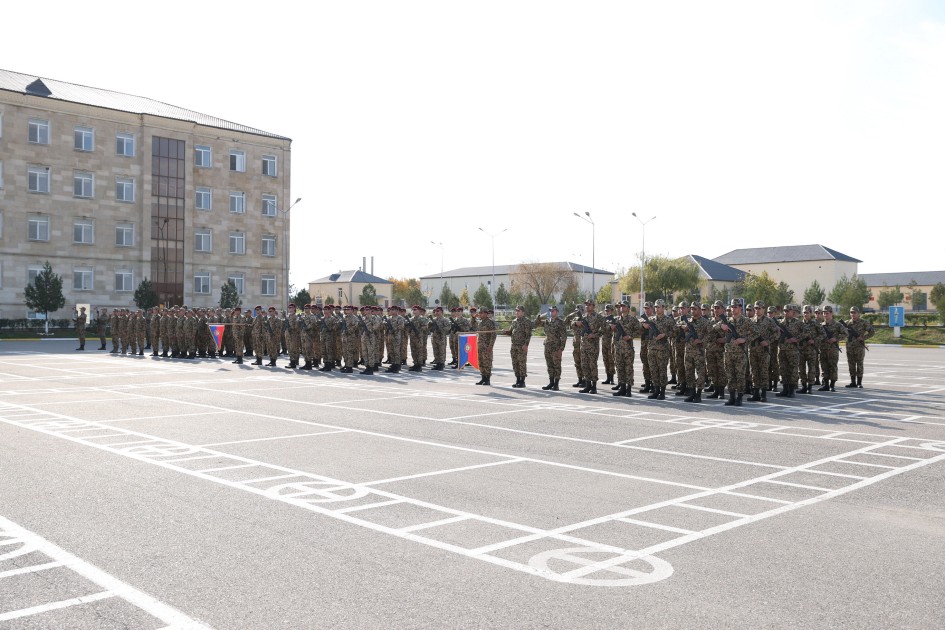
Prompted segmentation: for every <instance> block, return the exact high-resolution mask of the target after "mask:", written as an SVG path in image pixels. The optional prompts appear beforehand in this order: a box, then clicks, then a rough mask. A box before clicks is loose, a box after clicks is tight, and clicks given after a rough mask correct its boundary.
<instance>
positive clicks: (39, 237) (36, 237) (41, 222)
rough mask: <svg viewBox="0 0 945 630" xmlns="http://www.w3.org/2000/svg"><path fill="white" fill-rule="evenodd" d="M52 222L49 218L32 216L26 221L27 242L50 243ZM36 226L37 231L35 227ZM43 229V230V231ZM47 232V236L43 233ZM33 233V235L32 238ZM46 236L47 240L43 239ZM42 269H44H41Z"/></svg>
mask: <svg viewBox="0 0 945 630" xmlns="http://www.w3.org/2000/svg"><path fill="white" fill-rule="evenodd" d="M49 224H50V220H49V217H47V216H32V217H29V218H28V219H27V221H26V225H27V228H26V240H28V241H40V242H45V243H48V242H49V232H50V229H51V228H50V225H49ZM34 225H35V226H36V227H35V229H34V228H33V226H34ZM41 228H42V229H41ZM44 230H45V234H43V233H42V232H43V231H44ZM31 233H32V234H33V235H32V236H31ZM43 236H45V238H43ZM40 269H42V267H40Z"/></svg>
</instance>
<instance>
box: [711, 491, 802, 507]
mask: <svg viewBox="0 0 945 630" xmlns="http://www.w3.org/2000/svg"><path fill="white" fill-rule="evenodd" d="M722 494H730V495H732V496H733V497H745V498H746V499H757V500H759V501H767V502H769V503H782V504H784V505H790V504H791V503H794V501H785V500H784V499H774V498H772V497H762V496H759V495H757V494H748V493H747V492H735V491H733V490H726V491H724V492H723V493H722Z"/></svg>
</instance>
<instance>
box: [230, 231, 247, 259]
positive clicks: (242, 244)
mask: <svg viewBox="0 0 945 630" xmlns="http://www.w3.org/2000/svg"><path fill="white" fill-rule="evenodd" d="M230 253H231V254H245V253H246V233H245V232H230Z"/></svg>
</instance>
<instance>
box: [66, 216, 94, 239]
mask: <svg viewBox="0 0 945 630" xmlns="http://www.w3.org/2000/svg"><path fill="white" fill-rule="evenodd" d="M72 242H73V243H79V244H81V245H92V244H93V243H94V242H95V227H94V225H93V224H92V222H91V221H89V220H86V219H81V220H79V221H76V222H75V223H73V224H72Z"/></svg>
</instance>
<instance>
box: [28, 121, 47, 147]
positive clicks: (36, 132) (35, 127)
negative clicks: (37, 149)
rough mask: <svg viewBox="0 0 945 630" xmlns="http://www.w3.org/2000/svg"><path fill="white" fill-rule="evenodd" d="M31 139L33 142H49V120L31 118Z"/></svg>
mask: <svg viewBox="0 0 945 630" xmlns="http://www.w3.org/2000/svg"><path fill="white" fill-rule="evenodd" d="M29 141H30V142H32V143H33V144H49V121H48V120H38V119H36V118H30V122H29Z"/></svg>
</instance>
